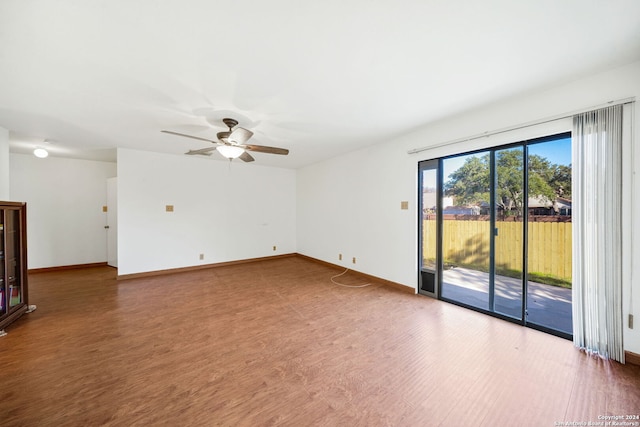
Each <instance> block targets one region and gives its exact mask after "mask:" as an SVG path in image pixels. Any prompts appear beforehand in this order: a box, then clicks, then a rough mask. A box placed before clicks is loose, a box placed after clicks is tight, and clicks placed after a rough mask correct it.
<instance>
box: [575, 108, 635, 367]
mask: <svg viewBox="0 0 640 427" xmlns="http://www.w3.org/2000/svg"><path fill="white" fill-rule="evenodd" d="M572 153H573V154H572V163H573V165H572V167H573V178H572V198H573V219H572V221H573V248H574V249H573V280H572V282H573V342H574V345H575V346H576V347H579V348H581V349H583V350H585V351H586V352H588V353H590V354H597V355H599V356H601V357H604V358H611V359H614V360H617V361H619V362H621V363H624V347H623V342H622V334H623V330H622V328H623V321H622V317H623V314H622V230H621V218H622V212H621V205H622V105H615V106H612V107H607V108H603V109H599V110H595V111H589V112H586V113H583V114H579V115H576V116H574V118H573V133H572Z"/></svg>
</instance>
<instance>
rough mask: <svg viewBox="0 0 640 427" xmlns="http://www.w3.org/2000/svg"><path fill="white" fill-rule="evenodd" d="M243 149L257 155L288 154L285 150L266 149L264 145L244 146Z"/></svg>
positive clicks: (276, 148)
mask: <svg viewBox="0 0 640 427" xmlns="http://www.w3.org/2000/svg"><path fill="white" fill-rule="evenodd" d="M244 149H245V150H249V151H255V152H257V153H269V154H281V155H283V156H286V155H287V154H289V150H287V149H286V148H278V147H267V146H266V145H245V147H244Z"/></svg>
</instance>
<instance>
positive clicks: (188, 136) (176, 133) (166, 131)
mask: <svg viewBox="0 0 640 427" xmlns="http://www.w3.org/2000/svg"><path fill="white" fill-rule="evenodd" d="M160 132H163V133H170V134H171V135H178V136H184V137H186V138H192V139H198V140H200V141H207V142H213V143H214V144H217V143H218V142H217V141H214V140H213V139H207V138H200V137H199V136H193V135H187V134H185V133H179V132H173V131H170V130H161V131H160Z"/></svg>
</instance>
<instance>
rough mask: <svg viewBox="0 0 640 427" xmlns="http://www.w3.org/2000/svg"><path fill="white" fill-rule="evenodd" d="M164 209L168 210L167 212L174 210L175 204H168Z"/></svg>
mask: <svg viewBox="0 0 640 427" xmlns="http://www.w3.org/2000/svg"><path fill="white" fill-rule="evenodd" d="M164 210H165V211H167V212H173V205H166V206H165V207H164Z"/></svg>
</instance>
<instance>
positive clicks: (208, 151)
mask: <svg viewBox="0 0 640 427" xmlns="http://www.w3.org/2000/svg"><path fill="white" fill-rule="evenodd" d="M215 149H216V147H207V148H201V149H199V150H189V151H187V152H186V153H184V154H189V155H192V154H203V155H205V156H210V155H211V152H212V151H213V150H215Z"/></svg>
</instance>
